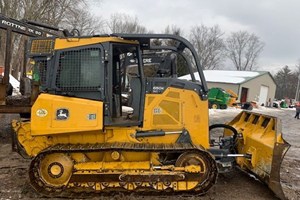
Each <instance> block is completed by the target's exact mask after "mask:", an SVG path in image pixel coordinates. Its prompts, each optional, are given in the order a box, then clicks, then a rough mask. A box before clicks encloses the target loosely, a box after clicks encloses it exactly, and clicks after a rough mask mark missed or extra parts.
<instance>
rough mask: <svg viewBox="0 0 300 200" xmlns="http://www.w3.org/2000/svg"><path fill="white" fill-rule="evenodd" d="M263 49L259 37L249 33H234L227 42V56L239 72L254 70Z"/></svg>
mask: <svg viewBox="0 0 300 200" xmlns="http://www.w3.org/2000/svg"><path fill="white" fill-rule="evenodd" d="M263 47H264V43H263V42H262V41H261V40H260V39H259V37H258V36H256V35H255V34H254V33H252V34H250V33H249V32H247V31H238V32H233V33H231V35H230V36H229V37H228V38H227V40H226V50H227V56H228V58H229V59H230V60H231V61H232V62H233V64H234V66H235V68H236V69H237V70H239V71H243V70H247V71H251V70H253V69H254V68H255V67H256V64H257V63H256V62H257V59H258V57H259V54H260V53H261V52H262V50H263Z"/></svg>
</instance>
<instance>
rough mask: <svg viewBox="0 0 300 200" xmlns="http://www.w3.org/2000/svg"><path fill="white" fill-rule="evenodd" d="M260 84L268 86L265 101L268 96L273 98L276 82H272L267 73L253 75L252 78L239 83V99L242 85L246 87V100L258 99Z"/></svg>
mask: <svg viewBox="0 0 300 200" xmlns="http://www.w3.org/2000/svg"><path fill="white" fill-rule="evenodd" d="M262 85H263V86H267V87H268V88H269V90H268V95H267V101H268V99H269V98H271V100H273V99H274V97H275V91H276V84H275V83H274V81H273V79H272V78H271V77H270V75H269V74H268V73H266V74H264V75H261V76H258V77H255V78H254V79H252V80H250V81H248V82H245V83H242V84H241V85H240V91H239V99H240V95H241V90H242V87H245V88H248V96H247V101H258V100H259V95H260V87H261V86H262ZM265 105H266V104H265Z"/></svg>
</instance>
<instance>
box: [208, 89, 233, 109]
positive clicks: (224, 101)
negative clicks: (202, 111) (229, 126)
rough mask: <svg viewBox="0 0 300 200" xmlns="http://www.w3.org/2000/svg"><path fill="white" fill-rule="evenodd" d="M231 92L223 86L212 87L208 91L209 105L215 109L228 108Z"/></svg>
mask: <svg viewBox="0 0 300 200" xmlns="http://www.w3.org/2000/svg"><path fill="white" fill-rule="evenodd" d="M229 100H230V94H228V93H227V92H226V91H225V90H224V89H222V88H211V89H209V91H208V106H209V108H213V109H227V105H228V102H229Z"/></svg>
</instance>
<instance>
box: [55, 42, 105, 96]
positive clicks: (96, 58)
mask: <svg viewBox="0 0 300 200" xmlns="http://www.w3.org/2000/svg"><path fill="white" fill-rule="evenodd" d="M101 80H102V79H101V55H100V49H98V48H87V49H81V50H72V51H65V52H62V53H61V54H60V57H59V66H58V71H57V78H56V87H58V88H60V89H61V90H62V91H65V90H67V91H90V90H91V91H93V90H97V89H98V88H100V87H101V82H102V81H103V80H102V81H101Z"/></svg>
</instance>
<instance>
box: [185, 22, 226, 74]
mask: <svg viewBox="0 0 300 200" xmlns="http://www.w3.org/2000/svg"><path fill="white" fill-rule="evenodd" d="M223 35H224V33H223V32H222V31H221V29H220V27H219V26H218V25H215V26H213V27H207V26H204V25H200V26H195V27H193V28H192V29H191V33H190V37H189V39H190V41H191V43H192V44H193V45H194V47H195V49H196V51H197V53H198V55H199V59H200V64H201V66H202V67H203V69H217V68H219V67H220V65H221V64H222V62H223V61H224V51H225V45H224V40H223V38H222V37H223Z"/></svg>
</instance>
